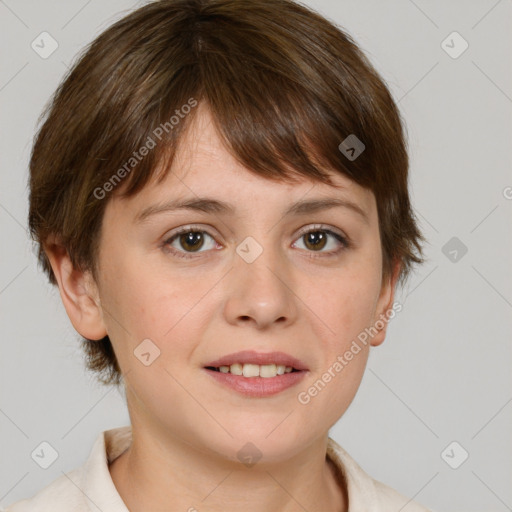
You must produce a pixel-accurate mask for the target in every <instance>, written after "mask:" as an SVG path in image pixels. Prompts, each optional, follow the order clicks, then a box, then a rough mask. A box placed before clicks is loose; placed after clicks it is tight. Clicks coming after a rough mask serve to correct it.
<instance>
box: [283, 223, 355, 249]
mask: <svg viewBox="0 0 512 512" xmlns="http://www.w3.org/2000/svg"><path fill="white" fill-rule="evenodd" d="M299 241H302V245H303V247H300V244H299ZM297 244H299V245H298V247H299V249H304V250H305V251H307V252H309V253H310V256H316V255H315V254H312V253H318V256H336V255H337V254H338V253H340V252H341V251H343V250H344V249H348V248H349V247H350V243H349V242H348V240H347V239H346V238H345V237H343V236H342V235H340V234H338V233H336V232H334V231H332V230H330V229H319V228H318V227H316V228H314V229H310V230H309V231H306V232H303V233H302V234H301V235H300V237H299V238H298V241H297V242H295V243H294V244H293V246H294V247H297ZM324 249H327V250H324Z"/></svg>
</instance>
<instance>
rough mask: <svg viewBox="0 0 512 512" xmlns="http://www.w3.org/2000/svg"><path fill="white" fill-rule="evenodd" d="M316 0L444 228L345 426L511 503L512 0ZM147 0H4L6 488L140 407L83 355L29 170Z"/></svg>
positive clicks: (458, 505)
mask: <svg viewBox="0 0 512 512" xmlns="http://www.w3.org/2000/svg"><path fill="white" fill-rule="evenodd" d="M306 3H307V4H308V5H310V6H312V7H313V8H316V9H317V10H319V11H320V12H321V13H323V14H324V15H326V16H327V17H329V18H330V19H332V20H334V21H335V22H337V23H338V24H340V25H341V26H342V27H343V28H345V29H346V30H347V31H348V32H349V33H350V34H352V35H353V36H354V37H355V39H356V41H357V42H358V43H359V44H360V45H361V46H362V48H363V49H364V51H365V52H366V53H367V55H368V56H369V57H370V59H371V60H372V62H373V64H374V65H375V66H376V68H377V69H378V70H379V71H380V72H381V74H382V75H383V77H384V78H385V79H386V80H387V82H388V84H389V87H390V88H391V91H392V93H393V94H394V97H395V98H396V100H397V101H398V102H399V107H400V109H401V110H402V112H403V115H404V117H405V119H406V122H407V127H408V133H409V144H410V153H411V193H412V200H413V204H414V206H415V208H416V211H417V213H418V216H419V218H420V222H421V228H422V229H423V232H424V233H425V235H426V237H427V238H428V241H429V245H428V246H427V257H428V262H427V263H426V264H425V265H424V266H423V267H421V268H420V269H418V270H417V272H416V273H415V274H414V275H413V276H412V278H411V280H410V281H409V284H408V286H407V287H406V289H404V290H399V292H398V295H397V299H398V300H399V301H400V302H402V303H403V310H402V312H400V313H399V314H398V315H397V316H396V317H395V319H394V320H392V322H391V325H390V328H389V331H388V337H387V339H386V341H385V343H384V344H383V345H382V346H381V347H378V348H375V349H372V353H371V356H370V360H369V363H368V369H367V372H366V374H365V377H364V379H363V382H362V384H361V387H360V390H359V393H358V395H357V396H356V398H355V400H354V402H353V403H352V405H351V406H350V408H349V410H348V411H347V413H346V414H345V415H344V416H343V418H342V419H341V420H340V421H339V422H338V424H337V425H336V426H335V428H333V430H332V431H331V435H332V437H333V438H334V439H336V440H337V441H338V442H339V443H340V444H341V445H342V446H344V448H345V449H346V450H347V451H348V452H349V453H350V454H351V455H352V456H353V457H354V458H355V459H356V460H357V461H358V462H359V464H360V465H361V466H362V467H363V469H364V470H365V471H367V472H368V473H369V474H370V475H372V476H373V477H374V478H376V479H378V480H382V481H384V482H385V483H386V484H388V485H390V486H392V487H394V488H396V489H397V490H399V491H400V492H402V493H404V494H406V495H408V496H410V497H413V496H414V498H415V499H416V500H417V501H419V502H420V503H423V504H424V505H426V506H429V507H431V508H433V509H435V510H437V511H438V512H441V511H465V512H473V511H483V510H485V511H496V512H501V511H506V510H512V486H511V481H512V456H511V455H512V446H511V445H512V437H511V435H510V433H511V431H512V429H511V427H512V403H511V402H512V386H511V374H512V372H511V366H512V364H511V363H512V357H511V343H510V338H511V335H510V333H511V330H512V315H511V312H512V286H511V284H512V283H511V280H512V279H511V270H510V269H511V262H512V237H511V236H510V234H511V233H512V215H511V212H512V199H511V198H512V188H511V187H512V175H511V172H510V169H511V153H512V151H511V141H512V139H511V133H512V116H511V113H512V76H511V75H512V73H511V68H512V55H511V53H512V45H511V44H510V43H511V41H510V39H511V38H510V32H511V29H512V1H511V0H501V1H495V0H489V1H487V0H485V1H483V0H482V1H477V0H473V1H461V0H459V1H450V2H445V1H441V0H436V1H430V2H427V1H420V0H416V1H414V2H413V1H412V0H392V1H387V2H379V1H377V0H372V1H370V0H359V1H355V0H353V1H345V0H343V1H335V0H310V1H308V2H306ZM137 5H140V3H139V4H136V3H135V2H133V1H129V0H124V1H123V0H111V1H109V2H101V1H99V0H89V1H88V2H87V1H83V0H72V1H63V0H60V1H57V0H39V1H35V0H32V1H28V0H5V1H0V27H1V32H0V37H1V41H2V44H1V45H0V59H1V63H2V65H1V69H0V104H1V113H2V123H1V127H2V136H1V137H0V158H1V166H0V173H1V180H2V182H1V183H2V186H1V187H0V225H1V229H2V234H1V236H2V243H1V246H0V247H1V248H0V251H1V258H2V260H1V261H2V265H1V270H0V272H1V273H0V307H1V310H0V311H1V315H2V322H1V349H2V356H1V358H0V383H1V386H0V393H1V394H0V429H1V433H2V436H0V454H1V455H0V504H1V505H3V506H6V505H7V504H10V503H12V502H14V501H17V500H19V499H21V498H25V497H28V496H30V495H32V494H34V493H35V492H36V491H38V490H40V489H41V488H42V487H43V486H45V485H47V484H49V483H50V482H52V481H53V480H54V479H56V478H57V477H58V476H60V475H61V474H62V472H67V471H69V470H71V469H74V468H76V467H78V466H80V465H82V464H83V462H84V461H85V459H86V457H87V456H88V454H89V451H90V449H91V447H92V444H93V442H94V440H95V438H96V437H97V435H98V433H99V432H101V431H102V430H105V429H109V428H114V427H116V426H121V425H126V424H128V423H129V419H128V414H127V411H126V407H125V405H124V401H123V397H122V396H121V395H120V394H119V392H117V391H116V390H114V389H107V388H102V387H101V386H99V385H97V384H96V383H95V381H94V380H93V377H92V376H89V375H88V374H86V373H85V370H84V368H83V364H82V359H81V353H80V352H79V350H78V348H79V347H78V343H77V335H76V333H75V331H74V329H73V328H72V326H71V324H70V322H69V320H68V318H67V316H66V314H65V311H64V308H63V306H62V304H61V301H60V297H59V295H58V292H57V290H56V289H52V288H51V287H50V285H49V284H47V283H46V281H45V278H44V276H43V274H42V273H41V272H40V271H39V270H38V268H37V266H36V258H35V256H34V254H33V252H32V248H31V243H30V241H29V238H28V236H27V232H26V217H27V186H26V182H27V164H28V158H29V154H30V147H31V143H32V137H33V135H34V130H35V125H36V120H37V117H38V116H39V114H40V112H41V110H42V108H43V106H44V104H45V103H46V101H47V100H48V99H49V97H50V95H51V94H52V92H53V91H54V90H55V88H56V87H57V85H58V83H59V82H60V80H61V78H62V77H63V74H64V72H65V71H66V68H67V67H68V66H69V65H70V63H71V62H72V61H73V59H74V57H75V55H76V54H77V52H78V51H79V50H81V49H82V48H83V46H84V45H85V44H86V43H88V42H89V41H91V40H92V39H93V38H94V37H95V36H96V35H98V34H99V33H100V32H101V31H102V30H104V29H105V28H106V27H107V26H108V25H110V24H111V23H112V22H114V21H115V20H117V19H119V18H120V17H121V16H122V15H123V14H124V13H126V12H127V11H128V10H131V9H132V8H134V7H135V6H137ZM43 31H47V32H49V33H50V34H51V35H52V36H53V37H54V38H55V39H56V40H57V42H58V44H59V47H58V49H57V50H56V51H55V52H54V53H53V54H52V55H51V56H50V57H49V58H47V59H42V58H41V57H40V56H39V55H38V54H36V53H35V52H34V51H33V50H32V48H31V42H32V41H33V40H34V39H35V38H36V37H37V36H38V35H39V34H40V33H41V32H43ZM453 31H457V32H458V33H460V34H461V36H462V37H463V38H464V39H465V40H466V41H467V42H468V44H469V47H468V49H467V50H466V51H465V52H464V53H462V54H461V55H460V56H459V57H458V58H452V57H451V56H450V55H448V54H447V53H446V51H445V50H444V49H443V47H442V42H443V40H445V39H446V38H447V36H448V35H449V34H451V33H452V32H453ZM448 41H450V39H448ZM449 44H450V45H452V46H454V48H453V49H452V51H456V50H458V49H459V48H460V47H461V46H460V42H459V41H457V40H454V43H453V44H452V43H449ZM507 187H509V188H507ZM452 237H457V240H455V242H453V241H452V242H451V243H452V244H453V243H455V244H456V245H457V244H458V246H459V248H458V249H457V251H458V253H457V254H458V256H457V260H456V261H452V259H453V255H450V254H449V252H448V251H449V250H452V249H453V247H451V246H450V245H449V246H448V247H447V248H446V247H445V244H447V243H448V242H449V241H450V239H452ZM461 244H464V245H465V246H466V247H467V253H466V254H465V255H463V256H461V255H462V252H461V250H460V247H461ZM444 247H445V249H444V252H443V248H444ZM445 253H447V254H448V256H446V255H445ZM452 254H453V253H452ZM42 441H47V442H49V443H50V444H51V445H52V446H53V447H54V448H55V449H56V450H57V452H58V453H59V458H58V459H57V461H56V462H55V463H54V464H53V465H51V466H50V467H49V468H48V469H46V470H44V469H41V468H40V467H39V466H38V465H36V464H35V463H34V461H33V460H32V459H31V456H30V454H31V452H32V451H33V450H34V449H35V448H36V447H37V446H38V445H39V444H40V443H41V442H42ZM453 441H456V442H457V443H459V445H460V447H458V446H457V447H456V448H455V449H454V450H453V451H450V450H448V454H449V455H450V456H451V457H449V458H447V456H446V455H445V458H444V459H443V457H442V453H443V451H444V450H445V448H446V447H447V446H448V445H449V444H450V443H452V442H453ZM462 450H466V451H467V452H468V453H469V458H468V459H467V460H466V461H465V462H464V463H463V464H462V465H460V466H459V467H458V469H452V467H450V466H449V465H448V464H447V462H445V459H446V460H449V461H450V462H451V463H452V465H456V464H457V463H459V462H460V460H461V454H462V453H463V452H462ZM406 510H407V508H405V509H404V512H406ZM105 512H106V511H105Z"/></svg>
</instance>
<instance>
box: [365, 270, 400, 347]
mask: <svg viewBox="0 0 512 512" xmlns="http://www.w3.org/2000/svg"><path fill="white" fill-rule="evenodd" d="M400 267H401V264H400V262H399V261H395V263H394V264H393V271H392V274H391V276H389V278H388V279H385V280H383V282H382V287H381V292H380V295H379V298H378V301H377V307H376V309H375V317H374V319H373V324H372V326H373V327H374V328H375V329H377V330H378V332H377V334H375V336H373V338H371V341H370V344H371V345H372V346H373V347H378V346H379V345H380V344H381V343H382V342H383V341H384V340H385V339H386V330H387V327H388V321H389V313H388V311H389V310H390V309H392V307H393V301H394V298H395V287H396V282H397V279H398V275H399V273H400Z"/></svg>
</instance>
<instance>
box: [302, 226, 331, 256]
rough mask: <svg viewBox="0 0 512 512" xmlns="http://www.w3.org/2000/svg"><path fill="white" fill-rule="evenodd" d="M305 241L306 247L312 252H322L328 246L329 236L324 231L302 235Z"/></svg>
mask: <svg viewBox="0 0 512 512" xmlns="http://www.w3.org/2000/svg"><path fill="white" fill-rule="evenodd" d="M302 236H303V238H304V240H305V246H306V247H307V248H308V249H311V250H314V251H316V250H322V249H323V248H324V247H325V245H326V244H327V236H326V234H325V232H323V231H310V232H309V233H306V234H305V235H302Z"/></svg>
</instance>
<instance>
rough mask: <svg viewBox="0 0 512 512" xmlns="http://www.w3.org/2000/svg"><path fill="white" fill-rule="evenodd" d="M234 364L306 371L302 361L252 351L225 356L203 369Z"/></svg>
mask: <svg viewBox="0 0 512 512" xmlns="http://www.w3.org/2000/svg"><path fill="white" fill-rule="evenodd" d="M236 363H240V364H244V363H248V364H258V365H263V364H276V365H283V366H291V367H292V368H295V370H307V369H308V368H307V366H306V365H305V364H304V363H303V362H302V361H300V360H299V359H297V358H296V357H293V356H291V355H289V354H286V353H284V352H255V351H254V350H242V351H241V352H234V353H232V354H227V355H225V356H223V357H221V358H220V359H216V360H215V361H211V362H209V363H208V364H206V365H205V367H207V366H213V367H215V368H218V367H219V366H231V365H232V364H236Z"/></svg>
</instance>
